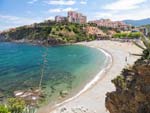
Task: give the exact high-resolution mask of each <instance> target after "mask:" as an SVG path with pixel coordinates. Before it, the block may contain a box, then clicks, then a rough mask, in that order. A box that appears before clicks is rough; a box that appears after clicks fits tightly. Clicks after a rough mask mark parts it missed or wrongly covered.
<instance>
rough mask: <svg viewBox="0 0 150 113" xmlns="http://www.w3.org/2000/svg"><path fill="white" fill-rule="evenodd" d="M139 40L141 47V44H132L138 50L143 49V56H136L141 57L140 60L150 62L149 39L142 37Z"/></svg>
mask: <svg viewBox="0 0 150 113" xmlns="http://www.w3.org/2000/svg"><path fill="white" fill-rule="evenodd" d="M141 40H142V42H143V44H144V46H142V45H141V44H139V43H137V42H134V44H135V45H136V46H138V47H139V48H141V49H143V54H142V55H139V54H138V56H142V58H144V59H147V60H150V38H148V37H145V36H144V35H142V37H141ZM133 55H137V54H133Z"/></svg>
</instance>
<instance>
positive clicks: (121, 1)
mask: <svg viewBox="0 0 150 113" xmlns="http://www.w3.org/2000/svg"><path fill="white" fill-rule="evenodd" d="M146 1H147V0H117V1H116V2H113V3H110V4H107V5H105V6H104V9H108V10H131V9H136V8H139V7H140V4H142V3H144V2H146Z"/></svg>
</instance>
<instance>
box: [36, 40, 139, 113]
mask: <svg viewBox="0 0 150 113" xmlns="http://www.w3.org/2000/svg"><path fill="white" fill-rule="evenodd" d="M78 44H81V45H85V46H89V47H94V48H98V49H103V50H105V52H107V53H108V54H109V55H110V56H111V58H109V60H110V63H109V65H108V66H107V70H105V71H103V72H101V73H100V74H101V75H100V78H98V81H96V82H95V84H94V85H93V84H92V87H90V88H88V90H86V91H85V90H83V92H79V93H78V94H76V95H75V96H74V97H73V98H70V99H69V100H66V101H65V102H63V103H60V104H57V105H56V107H55V109H53V110H52V109H51V107H50V106H45V107H43V108H42V109H40V110H39V111H38V113H109V112H108V111H107V110H106V108H105V96H106V93H107V92H111V91H114V90H115V87H114V85H113V84H112V83H111V80H112V79H114V78H115V77H116V76H117V75H120V73H121V70H122V69H123V68H124V67H126V66H127V65H133V63H134V62H135V61H136V60H137V59H138V58H139V57H137V56H133V55H131V54H130V53H134V54H137V53H141V52H142V50H141V49H139V48H138V47H137V46H135V45H134V44H132V43H129V42H124V43H121V42H116V41H92V42H81V43H78ZM126 58H127V62H126V61H125V59H126ZM111 59H112V60H111Z"/></svg>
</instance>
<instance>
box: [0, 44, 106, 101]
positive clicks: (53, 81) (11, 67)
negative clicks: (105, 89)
mask: <svg viewBox="0 0 150 113" xmlns="http://www.w3.org/2000/svg"><path fill="white" fill-rule="evenodd" d="M43 60H45V63H44V67H43ZM105 60H106V57H105V55H104V54H103V53H102V52H100V51H98V50H97V49H94V48H89V47H85V46H80V45H69V46H55V47H43V46H36V45H29V44H16V43H6V42H2V43H0V93H3V94H4V95H5V96H11V95H13V92H14V91H16V90H24V89H30V88H35V87H38V86H39V81H40V75H41V71H42V69H43V70H44V76H43V81H42V87H43V91H45V94H46V98H48V99H47V100H51V99H52V98H56V97H59V96H60V92H61V91H63V90H67V91H72V90H73V89H74V88H77V87H79V85H80V84H82V83H85V82H86V81H88V78H92V77H93V76H94V75H96V74H97V73H98V72H99V71H100V69H102V68H103V66H104V65H105Z"/></svg>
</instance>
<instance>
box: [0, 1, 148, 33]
mask: <svg viewBox="0 0 150 113" xmlns="http://www.w3.org/2000/svg"><path fill="white" fill-rule="evenodd" d="M70 10H72V11H77V12H81V13H83V14H84V15H86V16H87V18H88V20H97V19H102V18H109V19H112V20H114V21H115V20H126V19H132V20H138V19H144V18H150V0H0V30H5V29H8V28H12V27H17V26H21V25H28V24H32V23H35V22H42V21H44V20H47V19H54V17H55V16H56V15H60V16H67V11H70Z"/></svg>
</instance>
